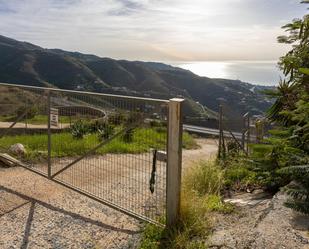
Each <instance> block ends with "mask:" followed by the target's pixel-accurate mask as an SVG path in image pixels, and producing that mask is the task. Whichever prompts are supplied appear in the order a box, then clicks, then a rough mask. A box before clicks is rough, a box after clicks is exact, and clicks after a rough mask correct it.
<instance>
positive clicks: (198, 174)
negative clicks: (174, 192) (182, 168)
mask: <svg viewBox="0 0 309 249" xmlns="http://www.w3.org/2000/svg"><path fill="white" fill-rule="evenodd" d="M183 184H184V186H185V188H186V189H190V190H191V191H194V192H195V193H196V194H197V195H199V196H205V195H207V194H219V193H220V190H221V187H222V185H223V171H222V170H221V168H220V167H218V166H217V164H216V163H215V162H208V161H201V162H199V164H198V165H196V166H194V167H191V168H190V169H189V170H188V172H187V173H186V178H185V179H184V181H183Z"/></svg>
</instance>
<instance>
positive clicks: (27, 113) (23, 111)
mask: <svg viewBox="0 0 309 249" xmlns="http://www.w3.org/2000/svg"><path fill="white" fill-rule="evenodd" d="M37 113H38V109H37V108H36V107H30V108H29V107H25V106H21V107H19V108H18V109H17V110H16V118H20V117H21V116H22V115H23V118H22V120H24V119H26V118H27V119H28V118H29V119H31V118H33V117H34V116H35V115H37ZM16 118H15V119H16Z"/></svg>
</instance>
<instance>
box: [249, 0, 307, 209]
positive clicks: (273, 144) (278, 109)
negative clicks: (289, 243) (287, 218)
mask: <svg viewBox="0 0 309 249" xmlns="http://www.w3.org/2000/svg"><path fill="white" fill-rule="evenodd" d="M302 3H309V2H308V1H302ZM283 28H284V29H285V30H286V32H287V35H285V36H280V37H278V41H279V42H280V43H286V44H292V45H293V48H292V50H290V51H289V52H288V53H287V54H286V55H285V56H283V57H281V59H280V62H279V65H280V67H281V69H282V71H283V73H284V75H285V79H284V80H282V81H281V82H280V84H279V86H278V88H277V90H276V91H274V92H271V93H269V95H270V96H271V97H274V98H276V101H275V104H274V105H273V106H272V107H271V108H270V109H269V111H268V117H269V119H270V120H272V121H274V122H276V124H277V125H278V126H279V127H278V129H276V130H274V131H273V132H271V137H270V138H268V139H266V140H265V141H264V142H265V143H267V144H262V145H254V146H252V150H253V153H252V157H253V159H254V161H255V163H256V170H257V171H258V172H259V174H260V175H261V176H262V179H263V181H264V183H265V184H266V185H269V187H272V188H279V187H281V186H284V185H287V184H288V183H289V182H291V183H290V184H288V185H287V186H286V187H285V188H284V189H285V191H286V193H287V194H288V195H289V196H290V200H289V201H288V202H287V203H286V204H287V206H289V207H291V208H294V209H295V210H297V211H300V212H303V213H307V214H309V174H308V172H309V165H308V164H309V84H308V82H309V15H306V16H304V17H303V18H302V19H294V20H293V21H292V22H291V23H289V24H287V25H285V26H283Z"/></svg>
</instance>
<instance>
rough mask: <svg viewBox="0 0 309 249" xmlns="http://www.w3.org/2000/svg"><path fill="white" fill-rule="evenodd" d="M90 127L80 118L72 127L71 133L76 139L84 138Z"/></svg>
mask: <svg viewBox="0 0 309 249" xmlns="http://www.w3.org/2000/svg"><path fill="white" fill-rule="evenodd" d="M88 131H89V128H88V126H87V124H86V123H85V122H83V121H82V120H78V121H77V122H75V123H74V124H73V125H72V127H71V134H72V136H73V138H75V139H83V138H84V136H85V135H86V134H87V133H88Z"/></svg>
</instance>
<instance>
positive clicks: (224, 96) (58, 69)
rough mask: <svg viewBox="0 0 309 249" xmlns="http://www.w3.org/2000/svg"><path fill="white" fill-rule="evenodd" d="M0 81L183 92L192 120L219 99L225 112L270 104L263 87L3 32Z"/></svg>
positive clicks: (151, 93)
mask: <svg viewBox="0 0 309 249" xmlns="http://www.w3.org/2000/svg"><path fill="white" fill-rule="evenodd" d="M0 82H8V83H15V84H22V85H35V86H49V87H57V88H63V89H74V90H88V91H97V92H107V93H121V94H127V95H137V96H148V97H156V98H171V97H175V96H183V97H185V98H186V99H187V101H186V105H185V112H186V116H191V117H195V118H196V117H204V118H207V117H208V118H214V117H215V116H216V112H217V111H218V105H219V101H220V100H221V101H225V102H226V103H227V104H228V106H229V107H230V112H229V113H228V115H230V116H235V115H240V114H242V113H245V112H247V111H250V112H251V113H253V114H261V113H263V112H264V111H265V110H266V109H267V108H268V107H269V106H270V104H271V103H270V101H269V100H267V99H266V98H265V97H264V96H263V95H262V94H261V93H260V91H261V90H264V89H265V88H266V87H262V86H254V85H252V84H248V83H244V82H241V81H237V80H227V79H211V78H207V77H200V76H197V75H195V74H193V73H192V72H190V71H188V70H184V69H181V68H177V67H173V66H170V65H166V64H163V63H156V62H141V61H127V60H114V59H111V58H102V57H98V56H95V55H89V54H82V53H78V52H68V51H64V50H61V49H45V48H42V47H39V46H36V45H33V44H30V43H27V42H21V41H16V40H13V39H10V38H7V37H5V36H0Z"/></svg>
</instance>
